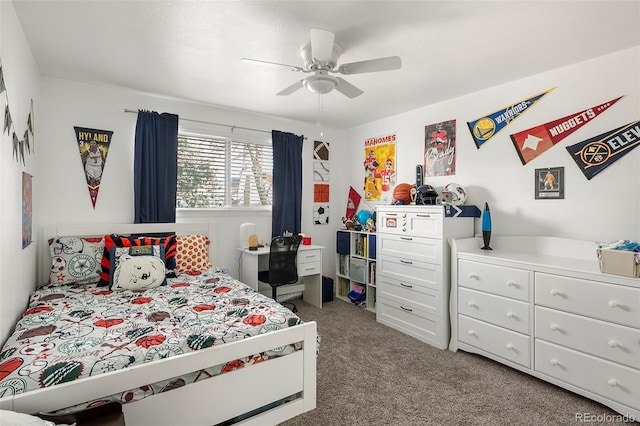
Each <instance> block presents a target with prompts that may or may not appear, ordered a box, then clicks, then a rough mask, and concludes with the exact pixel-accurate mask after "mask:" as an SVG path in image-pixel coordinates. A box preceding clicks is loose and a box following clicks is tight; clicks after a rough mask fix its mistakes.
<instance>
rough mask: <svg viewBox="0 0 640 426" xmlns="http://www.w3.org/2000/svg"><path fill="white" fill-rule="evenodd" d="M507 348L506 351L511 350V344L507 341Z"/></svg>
mask: <svg viewBox="0 0 640 426" xmlns="http://www.w3.org/2000/svg"><path fill="white" fill-rule="evenodd" d="M506 347H507V350H508V351H512V350H513V345H512V344H511V343H507V346H506Z"/></svg>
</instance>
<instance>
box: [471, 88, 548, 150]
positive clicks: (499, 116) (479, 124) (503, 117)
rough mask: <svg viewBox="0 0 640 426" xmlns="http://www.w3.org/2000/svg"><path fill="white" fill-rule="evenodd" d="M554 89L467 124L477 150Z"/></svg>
mask: <svg viewBox="0 0 640 426" xmlns="http://www.w3.org/2000/svg"><path fill="white" fill-rule="evenodd" d="M554 89H555V87H552V88H551V89H549V90H547V91H546V92H542V93H539V94H537V95H535V96H533V97H531V98H529V99H525V100H522V101H519V102H516V103H514V104H511V105H509V106H507V107H504V108H502V109H500V110H498V111H496V112H492V113H491V114H489V115H486V116H484V117H480V118H478V119H477V120H473V121H469V122H467V126H469V130H470V131H471V137H472V138H473V141H474V142H475V143H476V148H478V149H480V147H481V146H482V144H484V143H485V142H486V141H488V140H489V139H491V138H492V137H494V136H495V135H497V134H498V132H500V130H502V129H504V128H505V127H507V126H508V125H509V124H511V123H513V122H514V121H515V120H516V119H517V118H518V117H520V116H521V115H522V114H524V113H525V112H527V111H529V109H530V108H531V107H532V106H534V105H535V104H536V103H538V101H539V100H540V99H542V98H543V97H544V96H545V95H547V94H548V93H551V92H552V91H553V90H554Z"/></svg>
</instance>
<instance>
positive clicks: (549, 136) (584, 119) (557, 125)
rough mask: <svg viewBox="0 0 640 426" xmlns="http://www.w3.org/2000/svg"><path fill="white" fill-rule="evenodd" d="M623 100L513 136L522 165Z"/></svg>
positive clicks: (616, 100) (601, 105) (604, 104)
mask: <svg viewBox="0 0 640 426" xmlns="http://www.w3.org/2000/svg"><path fill="white" fill-rule="evenodd" d="M620 98H622V96H620V97H619V98H617V99H612V100H610V101H609V102H605V103H603V104H600V105H596V106H594V107H591V108H589V109H585V110H584V111H580V112H576V113H573V114H571V115H568V116H566V117H562V118H559V119H557V120H553V121H550V122H548V123H545V124H541V125H539V126H536V127H532V128H531V129H527V130H523V131H522V132H518V133H515V134H513V135H511V141H512V142H513V145H514V146H515V148H516V151H517V152H518V156H519V157H520V161H521V162H522V165H525V164H527V163H528V162H529V161H531V160H533V159H534V158H536V157H537V156H539V155H540V154H542V153H543V152H545V151H546V150H548V149H549V148H552V147H553V146H554V145H555V144H557V143H558V142H560V141H561V140H563V139H564V138H566V137H567V136H569V135H570V134H572V133H573V132H575V131H576V130H578V129H580V128H581V127H582V126H584V125H585V124H587V123H588V122H590V121H591V120H593V119H594V118H596V117H597V116H598V115H600V114H601V113H602V112H604V111H606V110H607V109H608V108H609V107H610V106H612V105H614V104H615V103H616V102H618V101H619V100H620Z"/></svg>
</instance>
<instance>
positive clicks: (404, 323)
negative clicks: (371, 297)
mask: <svg viewBox="0 0 640 426" xmlns="http://www.w3.org/2000/svg"><path fill="white" fill-rule="evenodd" d="M376 319H377V321H378V322H380V323H382V324H385V325H388V326H390V327H393V328H395V329H396V330H399V331H402V332H403V333H406V334H409V335H411V336H413V337H415V338H417V339H419V340H423V341H424V340H427V341H429V342H430V343H432V344H434V345H435V346H437V347H439V348H444V347H445V345H446V344H448V342H446V343H445V342H444V341H443V340H444V336H443V335H442V333H443V331H442V328H443V327H442V321H443V319H442V318H441V317H439V316H436V315H433V314H431V313H430V312H427V311H425V310H422V309H420V308H419V307H417V306H416V305H415V304H411V303H398V302H397V301H396V300H392V299H388V298H386V297H378V300H377V303H376Z"/></svg>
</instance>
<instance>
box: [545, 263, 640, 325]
mask: <svg viewBox="0 0 640 426" xmlns="http://www.w3.org/2000/svg"><path fill="white" fill-rule="evenodd" d="M535 280H536V291H535V300H536V305H542V306H547V307H549V308H554V309H560V310H562V311H566V312H572V313H574V314H580V315H585V316H588V317H592V318H597V319H601V320H605V321H611V322H615V323H617V324H622V325H627V326H630V327H634V328H640V288H631V287H624V286H620V285H616V284H605V283H600V282H596V281H588V280H581V279H577V278H569V277H562V276H558V275H550V274H544V273H536V275H535Z"/></svg>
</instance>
